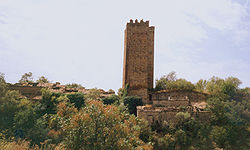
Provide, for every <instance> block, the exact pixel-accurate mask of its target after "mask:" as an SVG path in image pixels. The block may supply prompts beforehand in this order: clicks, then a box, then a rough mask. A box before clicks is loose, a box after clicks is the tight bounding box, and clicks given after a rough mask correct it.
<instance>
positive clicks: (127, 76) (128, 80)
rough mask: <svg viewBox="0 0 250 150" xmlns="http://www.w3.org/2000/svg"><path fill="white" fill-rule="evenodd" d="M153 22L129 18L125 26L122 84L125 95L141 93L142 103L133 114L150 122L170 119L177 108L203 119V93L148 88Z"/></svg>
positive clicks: (151, 84)
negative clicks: (154, 90) (152, 90)
mask: <svg viewBox="0 0 250 150" xmlns="http://www.w3.org/2000/svg"><path fill="white" fill-rule="evenodd" d="M154 31H155V27H154V26H149V21H146V22H144V21H143V20H141V21H139V22H138V20H135V22H134V21H133V20H130V22H128V23H127V25H126V29H125V42H124V63H123V88H124V87H125V86H126V85H128V95H129V96H138V97H141V98H142V100H143V103H144V106H138V107H137V115H138V117H140V118H144V119H146V120H148V121H149V123H153V122H155V121H158V122H163V121H169V120H174V117H175V115H176V114H177V113H178V112H189V113H190V114H191V115H192V116H196V117H199V118H200V119H201V120H202V118H203V119H204V118H205V119H206V118H207V117H204V116H207V114H208V113H207V112H205V111H204V108H205V106H206V97H207V94H205V93H201V92H197V91H175V90H172V91H166V90H165V91H158V92H150V91H151V89H153V82H154V77H153V75H154Z"/></svg>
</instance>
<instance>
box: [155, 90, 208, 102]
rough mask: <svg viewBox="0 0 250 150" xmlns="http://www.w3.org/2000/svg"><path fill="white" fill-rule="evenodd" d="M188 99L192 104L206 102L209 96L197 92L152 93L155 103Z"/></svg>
mask: <svg viewBox="0 0 250 150" xmlns="http://www.w3.org/2000/svg"><path fill="white" fill-rule="evenodd" d="M186 97H188V99H189V100H190V102H201V101H206V99H207V94H205V93H201V92H196V91H158V92H155V93H152V100H153V101H167V100H169V98H170V99H186Z"/></svg>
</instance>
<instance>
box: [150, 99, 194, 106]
mask: <svg viewBox="0 0 250 150" xmlns="http://www.w3.org/2000/svg"><path fill="white" fill-rule="evenodd" d="M153 105H154V106H159V105H162V106H168V107H180V106H184V107H185V106H188V105H189V101H188V100H166V101H153Z"/></svg>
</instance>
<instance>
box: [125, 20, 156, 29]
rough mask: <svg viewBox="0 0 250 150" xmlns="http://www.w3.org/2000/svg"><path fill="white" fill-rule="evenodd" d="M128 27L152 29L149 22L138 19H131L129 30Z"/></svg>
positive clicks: (128, 24)
mask: <svg viewBox="0 0 250 150" xmlns="http://www.w3.org/2000/svg"><path fill="white" fill-rule="evenodd" d="M128 27H150V26H149V21H143V19H142V20H140V21H138V20H137V19H136V20H135V21H133V20H132V19H130V21H129V22H128V23H127V28H128ZM150 28H154V26H151V27H150Z"/></svg>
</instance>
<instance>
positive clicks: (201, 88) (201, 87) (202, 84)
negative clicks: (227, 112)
mask: <svg viewBox="0 0 250 150" xmlns="http://www.w3.org/2000/svg"><path fill="white" fill-rule="evenodd" d="M206 87H207V80H203V79H200V80H199V81H198V82H197V83H196V84H195V89H196V90H197V91H200V92H203V91H205V89H206Z"/></svg>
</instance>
